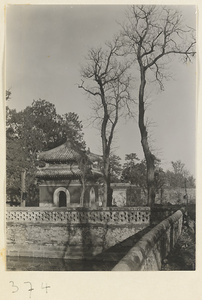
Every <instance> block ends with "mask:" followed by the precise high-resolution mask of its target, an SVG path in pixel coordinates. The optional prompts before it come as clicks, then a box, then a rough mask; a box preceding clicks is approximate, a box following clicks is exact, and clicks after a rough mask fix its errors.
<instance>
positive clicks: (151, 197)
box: [139, 66, 155, 206]
mask: <svg viewBox="0 0 202 300" xmlns="http://www.w3.org/2000/svg"><path fill="white" fill-rule="evenodd" d="M145 85H146V80H145V69H144V67H143V66H141V83H140V88H139V129H140V134H141V144H142V148H143V152H144V156H145V159H146V165H147V190H148V199H147V204H148V205H149V206H152V205H153V204H154V202H155V185H154V159H155V157H154V155H153V154H152V153H151V151H150V148H149V143H148V133H147V129H146V126H145V124H144V115H145V106H144V90H145Z"/></svg>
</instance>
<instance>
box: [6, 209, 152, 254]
mask: <svg viewBox="0 0 202 300" xmlns="http://www.w3.org/2000/svg"><path fill="white" fill-rule="evenodd" d="M149 224H150V208H148V207H124V208H117V207H110V208H97V209H90V208H53V207H51V208H41V207H40V208H39V207H15V208H13V207H8V208H7V212H6V239H7V245H6V248H7V255H8V256H30V257H46V258H71V259H72V258H75V259H81V258H92V257H93V256H96V255H97V254H99V253H101V252H102V251H104V250H105V249H108V248H110V247H112V246H114V245H115V244H117V243H120V242H121V241H123V240H125V239H127V238H128V237H130V236H132V235H134V234H136V233H137V232H139V231H141V230H142V229H144V228H145V227H147V226H148V225H149Z"/></svg>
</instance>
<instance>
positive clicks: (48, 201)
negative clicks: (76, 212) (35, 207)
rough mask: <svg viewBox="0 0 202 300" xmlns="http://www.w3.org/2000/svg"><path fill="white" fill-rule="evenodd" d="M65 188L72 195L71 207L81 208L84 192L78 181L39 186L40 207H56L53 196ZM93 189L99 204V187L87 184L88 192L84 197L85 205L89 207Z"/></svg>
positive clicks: (54, 182) (47, 183)
mask: <svg viewBox="0 0 202 300" xmlns="http://www.w3.org/2000/svg"><path fill="white" fill-rule="evenodd" d="M60 187H61V188H65V189H67V190H68V191H69V194H70V206H80V197H81V192H82V186H81V183H80V182H79V181H78V180H61V181H60V180H55V181H43V182H42V183H40V184H39V198H40V203H39V206H40V207H43V206H46V207H52V206H55V205H54V203H53V194H54V192H55V190H56V189H58V188H60ZM91 187H93V188H94V190H95V196H96V202H97V206H98V205H99V204H98V185H96V184H93V183H92V184H90V183H88V184H86V191H85V197H84V205H86V206H88V203H89V194H90V189H91Z"/></svg>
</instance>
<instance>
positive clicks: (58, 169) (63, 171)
mask: <svg viewBox="0 0 202 300" xmlns="http://www.w3.org/2000/svg"><path fill="white" fill-rule="evenodd" d="M81 174H82V173H81V170H80V169H79V167H78V166H77V165H73V166H70V165H61V164H59V165H56V164H54V165H50V166H47V167H44V168H40V169H38V170H37V173H36V177H37V178H41V179H43V178H71V179H75V178H80V177H81ZM101 176H102V173H101V172H100V171H99V170H96V169H92V170H91V171H90V172H89V174H88V175H87V176H86V177H87V178H91V177H97V178H98V177H101Z"/></svg>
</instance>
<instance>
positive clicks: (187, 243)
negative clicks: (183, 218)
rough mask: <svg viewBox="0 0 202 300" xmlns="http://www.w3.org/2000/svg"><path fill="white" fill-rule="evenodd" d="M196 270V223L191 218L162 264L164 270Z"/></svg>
mask: <svg viewBox="0 0 202 300" xmlns="http://www.w3.org/2000/svg"><path fill="white" fill-rule="evenodd" d="M185 270H187V271H191V270H195V224H194V221H193V220H189V223H188V224H185V225H184V226H183V229H182V234H181V236H180V237H179V239H178V241H177V243H176V245H175V247H174V249H173V250H172V251H171V252H170V253H169V255H168V256H167V258H166V259H164V261H163V264H162V271H185Z"/></svg>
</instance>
